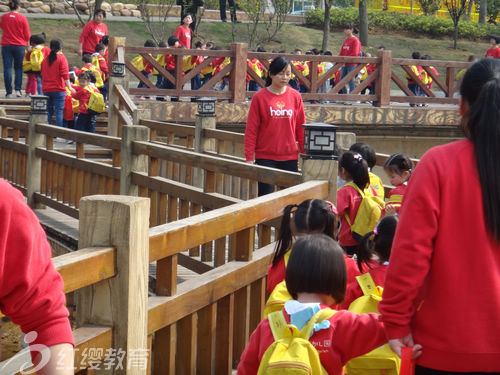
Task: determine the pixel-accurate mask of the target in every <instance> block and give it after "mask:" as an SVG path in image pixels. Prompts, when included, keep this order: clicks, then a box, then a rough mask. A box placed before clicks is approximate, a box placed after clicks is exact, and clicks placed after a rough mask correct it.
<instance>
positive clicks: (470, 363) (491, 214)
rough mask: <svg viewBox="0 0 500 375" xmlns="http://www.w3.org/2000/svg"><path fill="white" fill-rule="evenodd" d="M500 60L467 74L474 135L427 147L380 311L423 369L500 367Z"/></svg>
mask: <svg viewBox="0 0 500 375" xmlns="http://www.w3.org/2000/svg"><path fill="white" fill-rule="evenodd" d="M499 77H500V61H499V60H498V59H483V60H481V61H479V62H477V63H475V64H474V65H472V66H471V67H470V68H469V70H468V71H467V72H466V73H465V76H464V79H463V81H462V85H461V88H460V94H461V103H460V113H461V114H462V116H463V120H462V126H463V129H464V132H465V135H466V137H467V139H465V140H461V141H457V142H453V143H450V144H447V145H444V146H438V147H435V148H433V149H431V150H430V151H428V152H427V153H426V154H425V155H424V156H423V157H422V159H421V161H420V163H419V164H418V165H417V167H416V169H415V173H414V174H413V175H412V181H411V184H409V186H408V189H407V193H406V195H405V204H404V206H403V207H402V210H401V215H400V221H399V225H398V229H397V230H396V237H395V239H394V243H393V247H392V254H391V258H390V262H389V268H388V270H387V275H386V279H385V288H384V293H383V300H382V302H381V303H380V304H379V310H380V312H381V313H382V318H383V321H384V324H385V330H386V335H387V337H388V338H389V339H390V341H389V344H390V345H391V347H392V349H393V350H394V351H395V352H396V353H398V354H399V353H400V350H401V346H403V345H411V344H413V343H414V342H415V343H418V344H421V345H422V356H421V357H420V359H419V360H418V361H417V365H418V366H417V369H416V374H417V375H419V374H431V373H432V374H449V373H455V372H460V373H474V374H478V373H496V374H498V373H500V340H499V339H498V333H499V332H500V319H498V317H499V316H500V164H499V163H498V160H499V159H500V135H499V134H500V101H499V100H498V98H499V97H500V78H499Z"/></svg>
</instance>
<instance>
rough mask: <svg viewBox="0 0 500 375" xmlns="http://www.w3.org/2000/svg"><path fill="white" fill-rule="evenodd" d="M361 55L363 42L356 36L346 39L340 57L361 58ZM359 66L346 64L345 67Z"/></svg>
mask: <svg viewBox="0 0 500 375" xmlns="http://www.w3.org/2000/svg"><path fill="white" fill-rule="evenodd" d="M360 54H361V42H360V41H359V39H358V38H356V37H355V36H352V37H350V38H345V39H344V43H343V44H342V48H341V49H340V54H339V56H353V57H359V55H360ZM356 65H357V64H353V63H350V64H345V66H356Z"/></svg>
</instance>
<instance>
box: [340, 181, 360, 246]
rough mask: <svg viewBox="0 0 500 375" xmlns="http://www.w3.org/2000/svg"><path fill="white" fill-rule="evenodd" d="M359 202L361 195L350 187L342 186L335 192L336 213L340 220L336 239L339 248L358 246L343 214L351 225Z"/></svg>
mask: <svg viewBox="0 0 500 375" xmlns="http://www.w3.org/2000/svg"><path fill="white" fill-rule="evenodd" d="M361 201H362V197H361V195H359V193H358V192H357V191H356V189H354V188H353V187H352V186H343V187H341V188H340V189H339V190H338V191H337V211H338V217H339V219H340V230H339V234H338V239H339V244H340V245H341V246H356V245H358V242H357V241H356V240H355V239H354V238H353V237H352V233H351V227H350V225H349V223H348V222H347V220H346V218H345V214H347V216H349V220H350V221H351V224H352V223H353V222H354V219H355V218H356V214H357V213H358V209H359V205H360V204H361Z"/></svg>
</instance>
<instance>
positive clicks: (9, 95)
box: [5, 94, 13, 99]
mask: <svg viewBox="0 0 500 375" xmlns="http://www.w3.org/2000/svg"><path fill="white" fill-rule="evenodd" d="M5 97H6V98H7V99H12V98H13V96H12V94H7V95H5Z"/></svg>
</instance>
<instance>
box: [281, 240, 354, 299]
mask: <svg viewBox="0 0 500 375" xmlns="http://www.w3.org/2000/svg"><path fill="white" fill-rule="evenodd" d="M285 282H286V287H287V289H288V291H289V292H290V295H291V296H292V298H294V299H297V297H298V294H299V293H318V294H326V295H329V296H332V297H333V298H334V299H335V302H336V303H340V302H342V301H343V300H344V296H345V289H346V282H347V271H346V266H345V260H344V251H343V250H342V248H341V247H340V246H339V244H338V243H337V241H335V240H334V239H333V238H331V237H328V236H327V235H325V234H311V235H307V236H303V237H300V238H299V239H298V240H297V242H296V243H295V245H294V246H293V250H292V254H291V255H290V259H289V260H288V266H287V268H286V274H285Z"/></svg>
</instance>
